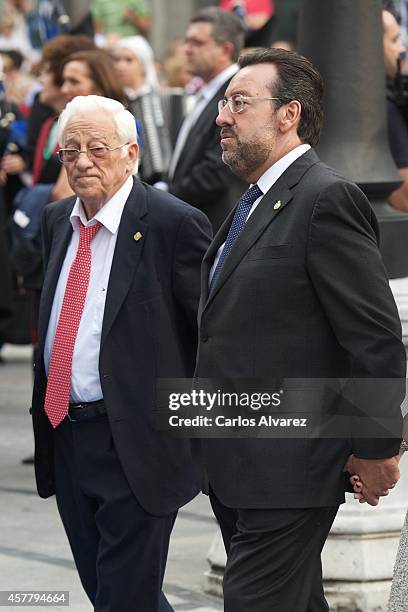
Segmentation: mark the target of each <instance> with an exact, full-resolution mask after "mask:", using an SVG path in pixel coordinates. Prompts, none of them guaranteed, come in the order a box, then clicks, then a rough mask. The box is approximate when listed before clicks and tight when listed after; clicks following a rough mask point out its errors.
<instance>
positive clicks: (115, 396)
mask: <svg viewBox="0 0 408 612" xmlns="http://www.w3.org/2000/svg"><path fill="white" fill-rule="evenodd" d="M58 129H59V142H60V146H61V147H62V148H61V149H60V151H59V156H60V159H61V161H62V163H63V164H64V165H65V168H66V170H67V174H68V180H69V183H70V185H71V187H72V189H73V191H74V192H75V194H76V197H72V198H68V199H65V200H62V201H59V202H55V203H53V204H51V205H49V206H48V207H47V208H46V211H45V215H44V220H43V239H44V253H45V270H46V271H45V280H44V288H43V292H42V298H41V306H40V320H39V334H40V339H39V354H40V360H39V362H38V363H37V364H36V368H35V385H34V393H33V404H32V416H33V423H34V432H35V469H36V478H37V486H38V491H39V494H40V495H41V496H42V497H49V496H50V495H52V494H53V493H56V500H57V504H58V509H59V512H60V515H61V518H62V521H63V524H64V527H65V530H66V532H67V535H68V539H69V542H70V545H71V548H72V552H73V555H74V559H75V562H76V565H77V568H78V572H79V575H80V578H81V581H82V584H83V586H84V588H85V590H86V592H87V594H88V596H89V598H90V600H91V601H92V603H93V605H94V609H95V610H96V611H98V612H99V611H100V612H102V610H103V612H108V611H110V612H118V611H120V612H134V610H141V611H143V612H145V611H146V612H147V611H149V612H155V611H159V610H160V612H164V611H168V610H171V607H170V605H169V603H168V602H167V600H166V598H165V596H164V595H163V593H162V591H161V588H162V581H163V575H164V570H165V563H166V557H167V549H168V544H169V537H170V533H171V530H172V527H173V523H174V520H175V517H176V513H177V509H178V508H179V507H180V506H181V505H183V504H185V503H186V502H188V501H189V500H190V499H191V498H192V497H194V496H195V495H196V493H197V492H198V490H199V486H200V478H199V475H198V474H197V471H196V463H195V461H194V456H193V455H194V452H193V451H194V449H193V448H192V446H191V445H190V443H189V441H188V440H175V439H170V438H168V437H167V436H166V435H165V434H161V433H159V432H157V431H155V429H154V426H153V413H154V409H155V386H156V377H162V376H164V377H172V376H175V377H179V376H189V375H191V373H192V369H193V368H194V357H195V350H196V312H197V307H198V299H199V285H200V280H199V268H200V263H201V260H202V257H203V254H204V252H205V250H206V248H207V246H208V243H209V234H210V232H211V228H210V224H209V222H208V219H206V217H205V215H204V214H203V213H201V212H200V211H198V210H197V209H195V208H193V207H191V206H189V205H187V204H185V203H184V202H181V201H180V200H177V199H176V198H174V197H173V196H170V195H168V194H163V193H162V192H159V191H157V190H155V189H154V188H152V187H149V186H148V185H145V184H143V183H141V182H140V181H139V180H138V179H137V178H135V177H133V176H132V174H133V172H134V170H135V167H136V166H137V151H138V147H137V144H136V129H135V122H134V119H133V117H132V115H131V114H130V113H129V112H128V111H126V110H125V109H124V108H123V106H122V105H121V104H120V103H119V102H116V101H114V100H108V99H107V98H103V97H101V96H86V97H77V98H75V99H74V100H73V101H72V102H71V103H69V104H68V105H67V107H66V109H65V111H64V112H63V113H62V115H61V117H60V119H59V126H58Z"/></svg>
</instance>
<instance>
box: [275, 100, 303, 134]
mask: <svg viewBox="0 0 408 612" xmlns="http://www.w3.org/2000/svg"><path fill="white" fill-rule="evenodd" d="M279 112H280V121H279V128H280V130H281V132H283V133H284V134H286V133H287V132H289V131H290V130H292V129H293V127H296V129H297V126H298V124H299V121H300V115H301V112H302V106H301V104H300V102H298V101H297V100H292V101H291V102H289V103H288V104H284V105H283V106H282V107H281V108H280V109H279Z"/></svg>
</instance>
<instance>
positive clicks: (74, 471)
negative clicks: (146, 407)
mask: <svg viewBox="0 0 408 612" xmlns="http://www.w3.org/2000/svg"><path fill="white" fill-rule="evenodd" d="M135 461H137V456H136V455H135ZM55 471H56V473H55V481H56V498H57V505H58V510H59V513H60V516H61V519H62V522H63V524H64V528H65V531H66V533H67V536H68V539H69V543H70V546H71V549H72V553H73V556H74V560H75V563H76V566H77V569H78V572H79V576H80V579H81V582H82V585H83V587H84V589H85V591H86V593H87V595H88V597H89V599H90V600H91V602H92V603H93V605H94V610H95V612H118V611H119V610H120V612H136V611H140V612H147V611H149V612H171V611H172V607H171V606H170V604H169V603H168V601H167V599H166V598H165V596H164V594H163V592H162V583H163V576H164V570H165V565H166V559H167V552H168V545H169V539H170V534H171V530H172V528H173V524H174V520H175V518H176V513H172V514H170V515H165V516H159V517H157V516H153V515H151V514H149V513H147V512H146V511H145V510H144V509H143V508H142V507H141V506H140V504H139V503H138V501H137V499H136V498H135V496H134V494H133V493H132V491H131V489H130V487H129V484H128V482H127V480H126V478H125V475H124V472H123V469H122V467H121V465H120V463H119V459H118V457H117V454H116V450H115V447H114V444H113V439H112V435H111V431H110V427H109V424H108V420H107V417H106V416H101V417H97V418H95V419H92V420H90V421H87V422H81V423H71V422H70V421H69V420H68V419H66V420H65V421H64V422H63V423H62V424H61V425H60V426H59V427H58V428H57V429H56V431H55Z"/></svg>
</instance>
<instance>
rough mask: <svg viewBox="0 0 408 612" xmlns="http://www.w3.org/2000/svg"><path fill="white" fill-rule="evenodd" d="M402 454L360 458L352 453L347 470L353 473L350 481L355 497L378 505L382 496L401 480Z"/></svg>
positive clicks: (362, 501)
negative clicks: (388, 456)
mask: <svg viewBox="0 0 408 612" xmlns="http://www.w3.org/2000/svg"><path fill="white" fill-rule="evenodd" d="M400 458H401V456H400V455H397V456H396V457H390V458H387V459H358V458H357V457H355V456H354V455H350V457H349V458H348V460H347V463H346V465H345V470H347V472H349V473H350V474H352V476H351V478H350V482H351V484H352V485H353V488H354V497H355V499H358V500H359V502H360V503H364V502H367V503H368V504H370V506H377V504H378V502H379V500H380V497H384V496H386V495H388V494H389V490H390V489H393V488H394V487H395V485H396V483H397V482H398V480H399V475H400V474H399V468H398V463H399V460H400Z"/></svg>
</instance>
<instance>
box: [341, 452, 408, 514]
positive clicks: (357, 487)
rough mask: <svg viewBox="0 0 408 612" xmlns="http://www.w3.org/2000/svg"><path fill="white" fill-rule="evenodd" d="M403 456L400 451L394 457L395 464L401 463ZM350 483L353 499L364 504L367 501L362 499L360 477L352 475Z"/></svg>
mask: <svg viewBox="0 0 408 612" xmlns="http://www.w3.org/2000/svg"><path fill="white" fill-rule="evenodd" d="M403 454H404V452H403V451H402V452H400V453H399V454H398V455H396V456H395V459H396V460H397V463H399V462H400V461H401V458H402V456H403ZM350 483H351V484H352V485H353V490H354V499H358V501H359V502H360V504H364V503H365V502H366V501H367V500H366V498H365V497H364V495H363V494H362V488H363V483H362V482H361V480H360V477H359V476H358V474H354V475H353V476H350ZM394 486H395V485H394ZM394 486H392V487H391V489H393V488H394Z"/></svg>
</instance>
